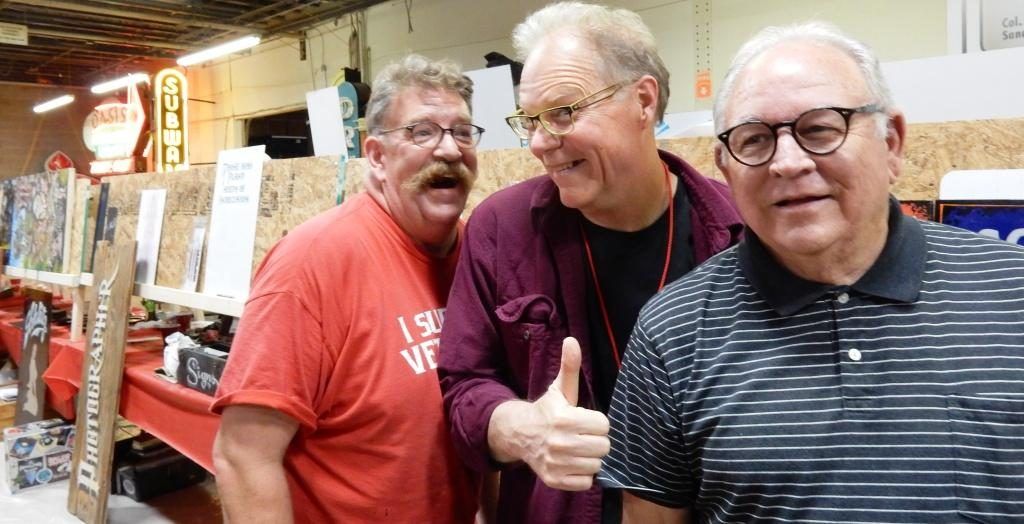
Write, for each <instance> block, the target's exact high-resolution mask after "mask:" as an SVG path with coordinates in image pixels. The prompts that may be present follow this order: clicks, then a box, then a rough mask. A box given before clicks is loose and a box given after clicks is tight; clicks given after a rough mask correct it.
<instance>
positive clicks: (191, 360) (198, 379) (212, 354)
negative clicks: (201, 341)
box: [178, 347, 228, 396]
mask: <svg viewBox="0 0 1024 524" xmlns="http://www.w3.org/2000/svg"><path fill="white" fill-rule="evenodd" d="M227 361H228V353H227V351H222V350H220V349H217V348H213V347H198V348H184V349H182V350H180V351H179V352H178V384H181V385H183V386H185V387H187V388H191V389H194V390H196V391H199V392H202V393H206V394H207V395H210V396H213V394H214V393H216V392H217V385H218V384H220V376H221V374H222V373H224V365H225V364H227Z"/></svg>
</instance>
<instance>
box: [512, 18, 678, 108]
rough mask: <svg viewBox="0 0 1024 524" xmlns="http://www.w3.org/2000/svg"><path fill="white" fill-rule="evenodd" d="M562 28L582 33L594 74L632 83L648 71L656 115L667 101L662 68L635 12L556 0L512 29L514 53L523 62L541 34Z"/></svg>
mask: <svg viewBox="0 0 1024 524" xmlns="http://www.w3.org/2000/svg"><path fill="white" fill-rule="evenodd" d="M558 31H566V32H569V33H571V34H574V35H577V36H580V37H582V38H583V39H584V40H586V41H587V42H589V43H590V44H591V47H592V48H593V50H594V52H595V53H596V54H597V55H598V58H599V60H598V67H599V68H600V69H601V70H600V71H598V72H599V73H602V74H604V75H605V76H607V77H608V78H609V80H611V81H613V82H632V81H634V80H638V79H639V78H640V77H641V76H643V75H651V76H653V77H654V79H655V80H656V81H657V82H658V110H657V115H656V116H657V117H658V120H661V119H662V117H664V116H665V107H666V106H668V89H669V88H668V68H666V67H665V63H664V62H663V61H662V60H661V56H659V55H658V45H657V43H656V42H655V41H654V35H653V34H651V30H650V29H649V28H648V27H647V25H646V24H644V22H643V20H641V19H640V15H638V14H636V13H634V12H633V11H630V10H628V9H616V8H610V7H606V6H602V5H594V4H584V3H582V2H559V3H557V4H551V5H549V6H547V7H544V8H543V9H540V10H538V11H535V12H534V13H532V14H531V15H530V16H528V17H526V20H524V21H523V22H522V23H521V24H519V25H517V26H516V28H515V29H514V30H513V31H512V45H513V47H515V50H516V58H517V59H518V60H520V61H524V62H525V61H526V58H527V57H528V56H529V55H530V51H532V50H533V49H534V47H535V46H536V45H537V43H538V42H540V41H541V40H542V39H543V38H544V37H546V36H548V35H551V34H553V33H556V32H558Z"/></svg>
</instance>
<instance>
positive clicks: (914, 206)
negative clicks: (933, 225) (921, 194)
mask: <svg viewBox="0 0 1024 524" xmlns="http://www.w3.org/2000/svg"><path fill="white" fill-rule="evenodd" d="M900 209H902V210H903V214H904V215H909V216H912V217H916V218H920V219H921V220H935V201H934V200H901V201H900Z"/></svg>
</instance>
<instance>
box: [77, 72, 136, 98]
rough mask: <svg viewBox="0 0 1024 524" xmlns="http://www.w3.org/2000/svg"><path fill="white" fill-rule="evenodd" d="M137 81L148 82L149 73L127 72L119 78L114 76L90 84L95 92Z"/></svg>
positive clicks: (126, 85) (110, 89)
mask: <svg viewBox="0 0 1024 524" xmlns="http://www.w3.org/2000/svg"><path fill="white" fill-rule="evenodd" d="M139 82H146V83H149V75H147V74H146V73H129V74H127V75H125V76H122V77H121V78H115V79H113V80H108V81H106V82H101V83H99V84H96V85H94V86H92V88H91V91H92V92H93V93H96V94H100V93H107V92H109V91H113V90H115V89H121V88H122V87H128V86H130V85H133V84H138V83H139Z"/></svg>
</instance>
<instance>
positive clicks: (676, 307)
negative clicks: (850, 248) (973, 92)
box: [598, 200, 1024, 524]
mask: <svg viewBox="0 0 1024 524" xmlns="http://www.w3.org/2000/svg"><path fill="white" fill-rule="evenodd" d="M889 213H890V218H889V236H888V238H887V241H886V245H885V247H884V248H883V251H882V253H881V255H880V257H879V259H878V260H877V261H876V262H875V263H874V264H873V266H872V267H871V269H870V270H869V271H868V272H867V273H866V274H865V275H864V276H863V277H862V278H861V279H860V280H859V281H858V282H857V283H856V284H854V285H852V286H830V285H822V284H817V283H813V282H809V281H806V280H803V279H801V278H799V277H797V276H795V275H793V274H792V273H790V272H789V271H788V270H786V269H785V268H784V267H782V266H781V265H779V264H778V263H777V262H775V260H774V259H773V258H772V257H771V256H770V255H769V254H768V252H767V250H766V249H765V247H764V246H763V244H761V243H760V241H759V240H758V239H757V237H756V236H754V235H753V234H751V233H750V232H749V231H748V233H747V235H748V236H747V237H746V239H745V240H744V241H743V242H742V243H741V244H740V245H738V246H737V247H734V248H732V249H729V250H727V251H724V252H722V253H720V254H719V255H717V256H716V257H714V258H712V259H710V260H709V261H708V262H707V263H705V264H704V265H702V266H700V267H698V268H697V269H696V270H694V271H693V272H692V273H690V274H689V275H687V276H685V277H683V278H682V279H680V280H678V281H676V282H675V283H673V284H672V285H670V286H668V287H666V289H665V290H664V291H663V292H662V293H660V294H658V295H656V296H655V297H654V298H653V299H652V300H651V301H650V302H649V303H648V304H647V305H646V306H645V307H644V309H643V310H642V311H641V314H640V318H639V320H638V321H637V325H636V328H635V330H634V332H633V336H632V338H631V340H630V343H629V346H628V349H627V351H626V356H625V359H624V362H623V367H622V372H621V374H620V375H619V379H618V383H617V385H616V388H615V393H614V397H613V400H612V405H611V409H610V412H609V415H608V416H609V418H610V419H611V441H612V450H611V452H610V454H609V455H608V456H607V457H606V458H605V461H604V465H603V469H602V471H601V473H600V474H599V475H598V478H599V479H600V480H601V482H602V483H603V484H604V485H605V486H607V487H619V488H626V489H629V490H630V491H631V492H632V493H634V494H636V495H637V496H640V497H642V498H644V499H647V500H650V501H653V502H656V503H658V504H661V505H664V506H669V507H687V508H692V510H693V511H694V513H695V514H696V519H695V520H696V521H701V522H754V521H764V522H813V523H839V522H847V523H873V524H878V523H886V522H892V523H906V522H989V523H996V522H998V523H1008V522H1024V249H1022V248H1021V247H1020V246H1016V245H1013V244H1009V243H1007V242H1002V241H999V240H996V239H991V238H988V237H983V236H980V235H977V234H974V233H970V232H966V231H963V230H959V229H955V228H951V227H948V226H944V225H941V224H936V223H932V222H920V221H917V220H916V219H912V218H909V217H904V216H903V215H902V213H900V211H899V208H898V207H897V206H896V204H895V201H894V200H893V202H892V205H891V206H890V211H889Z"/></svg>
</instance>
